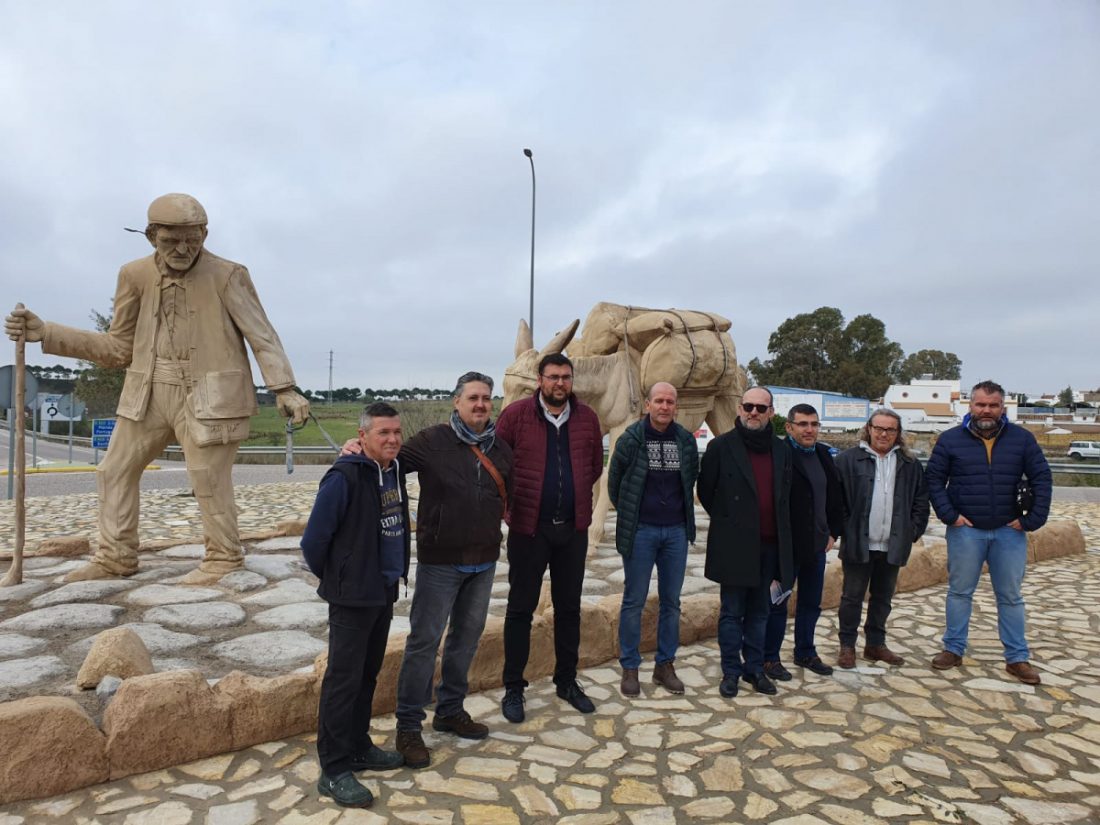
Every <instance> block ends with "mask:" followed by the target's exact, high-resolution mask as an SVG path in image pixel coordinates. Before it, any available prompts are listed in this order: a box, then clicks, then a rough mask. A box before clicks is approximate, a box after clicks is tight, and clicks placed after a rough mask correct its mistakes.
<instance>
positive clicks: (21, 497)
mask: <svg viewBox="0 0 1100 825" xmlns="http://www.w3.org/2000/svg"><path fill="white" fill-rule="evenodd" d="M15 308H16V309H23V305H22V304H16V305H15ZM26 349H27V334H26V333H25V332H24V333H23V334H22V335H20V336H19V339H18V340H17V341H16V342H15V375H14V376H13V381H14V386H15V404H14V406H15V422H14V423H13V425H12V426H14V427H15V548H14V549H13V550H12V555H11V567H9V568H8V572H7V573H5V574H4V578H3V579H2V580H0V587H11V586H12V585H16V584H22V583H23V541H24V539H25V538H26V533H27V487H26V483H27V449H26V433H25V432H24V430H25V429H26V426H27V416H26V404H27V379H26V372H27V354H26Z"/></svg>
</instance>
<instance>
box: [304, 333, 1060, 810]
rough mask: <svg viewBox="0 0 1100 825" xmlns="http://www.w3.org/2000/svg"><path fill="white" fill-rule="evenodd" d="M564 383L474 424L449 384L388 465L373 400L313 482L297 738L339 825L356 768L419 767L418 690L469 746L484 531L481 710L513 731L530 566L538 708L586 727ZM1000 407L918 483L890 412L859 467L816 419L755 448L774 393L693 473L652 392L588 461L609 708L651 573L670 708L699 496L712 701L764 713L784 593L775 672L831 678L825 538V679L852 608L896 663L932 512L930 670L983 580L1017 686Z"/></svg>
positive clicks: (976, 409)
mask: <svg viewBox="0 0 1100 825" xmlns="http://www.w3.org/2000/svg"><path fill="white" fill-rule="evenodd" d="M572 380H573V368H572V364H571V362H570V361H569V359H568V358H567V357H565V356H564V355H561V354H554V355H548V356H546V357H545V358H543V360H542V362H541V363H540V364H539V368H538V376H537V391H536V392H535V394H534V395H533V396H532V397H530V398H528V399H525V400H523V401H519V402H516V403H514V404H512V405H510V406H509V407H507V408H506V409H505V410H504V411H503V412H502V413H501V415H500V416H499V418H498V419H497V421H496V422H495V423H494V422H492V421H491V419H490V416H491V411H492V389H493V381H492V379H491V378H490V377H488V376H486V375H482V374H480V373H467V374H465V375H463V376H461V377H460V378H459V380H458V383H457V385H456V387H455V391H454V411H453V413H452V416H451V420H450V422H449V423H447V424H440V425H437V426H435V427H430V428H428V429H426V430H423V431H421V432H420V433H418V434H417V435H416V436H415V437H413V438H412V439H411V440H410V441H409V442H408V443H405V444H403V443H402V438H401V423H400V417H399V415H398V413H397V411H396V410H395V409H394V408H393V407H391V406H389V405H387V404H384V403H375V404H372V405H370V406H369V407H367V408H366V410H364V412H363V415H362V417H361V419H360V430H359V438H358V439H357V440H356V441H355V442H349V445H348V448H347V449H346V450H345V455H343V456H341V458H340V459H339V460H338V461H337V462H336V463H335V464H334V465H333V467H332V468H331V469H330V470H329V472H328V474H326V476H325V478H324V479H323V480H322V482H321V486H320V489H319V491H318V496H317V501H316V504H315V506H314V510H313V513H312V515H311V516H310V520H309V524H308V526H307V529H306V533H305V535H304V536H303V540H302V550H303V552H304V554H305V557H306V560H307V562H308V563H309V566H310V568H311V569H312V570H313V572H314V573H316V574H317V575H318V577H319V578H320V579H321V585H320V588H319V590H318V592H319V594H320V595H321V596H322V597H323V598H325V599H326V600H328V601H329V603H330V637H329V638H330V641H329V664H328V669H327V670H326V673H325V677H324V682H323V685H322V694H321V707H320V720H319V731H318V740H317V748H318V754H319V758H320V761H321V768H322V775H321V779H320V781H319V783H318V787H319V790H320V792H321V793H322V794H325V795H329V796H332V797H334V798H335V800H336V801H337V802H339V803H341V804H344V805H359V806H362V805H369V804H370V802H371V794H370V791H369V790H368V789H367V788H366V787H364V786H363V785H362V784H361V783H360V782H359V781H358V779H357V778H356V777H355V772H356V771H361V770H366V769H374V770H387V769H391V768H394V767H397V766H399V765H402V764H405V765H407V766H410V767H414V768H422V767H425V766H427V765H429V764H430V762H431V753H430V750H429V749H428V747H427V746H426V745H425V743H424V739H423V737H422V735H421V726H422V724H423V721H424V720H425V718H426V714H425V708H426V707H428V706H429V705H430V704H432V702H433V689H434V695H435V700H434V701H435V714H434V718H433V721H432V727H433V729H435V730H436V731H442V732H449V733H453V734H455V735H457V736H460V737H463V738H468V739H482V738H484V737H486V736H487V735H488V728H487V726H486V725H484V724H482V723H479V722H476V721H474V720H473V719H472V718H471V717H470V715H469V714H468V713H467V712H466V711H465V710H464V708H463V700H464V698H465V696H466V692H467V674H468V671H469V668H470V665H471V662H472V661H473V657H474V655H475V653H476V651H477V646H478V641H479V639H480V636H481V633H482V630H483V629H484V625H485V620H486V616H487V613H488V607H489V597H490V593H491V589H492V582H493V578H494V573H495V567H496V562H497V559H498V556H499V549H500V544H501V539H502V531H501V526H500V525H501V520H502V518H503V519H504V520H506V521H507V523H508V525H509V532H508V539H507V552H508V565H509V567H508V583H509V591H508V605H507V610H506V614H505V623H504V670H503V684H504V688H505V692H504V696H503V699H502V701H501V712H502V714H503V715H504V717H505V718H506V719H507V720H508V721H510V722H514V723H516V722H522V721H523V720H524V718H525V706H524V690H525V688H526V687H527V682H526V680H525V679H524V670H525V668H526V665H527V661H528V658H529V655H530V640H531V623H532V618H533V615H534V612H535V609H536V607H537V605H538V601H539V596H540V592H541V587H542V580H543V576H544V574H545V573H546V571H547V570H548V569H549V571H550V592H551V598H552V602H553V606H554V651H555V667H554V677H553V678H554V683H555V685H556V690H557V694H558V696H559V697H560V698H561V699H563V700H564V701H565V702H567V703H568V704H569V705H571V706H572V707H573V708H575V709H576V710H578V711H580V712H581V713H592V712H593V711H594V710H595V705H594V703H593V702H592V700H591V699H590V698H589V697H588V696H587V695H586V694H585V692H584V690H583V688H582V687H581V685H580V684H579V683H578V681H577V662H578V649H579V644H580V602H581V590H582V585H583V580H584V574H585V560H586V555H587V528H588V526H589V524H590V522H591V512H592V490H593V486H594V484H595V483H596V481H597V480H598V479H599V477H600V474H601V472H602V471H603V446H602V437H601V432H600V426H599V421H598V419H597V417H596V415H595V413H594V412H593V411H592V410H591V408H589V407H588V406H586V405H585V404H584V403H583V402H581V401H580V400H579V399H578V398H577V397H576V395H574V394H573V392H572ZM1003 401H1004V392H1003V390H1002V389H1001V388H1000V387H999V386H998V385H996V384H993V383H992V382H983V383H982V384H979V385H977V386H976V387H975V388H974V390H973V393H972V399H971V409H972V412H971V415H969V416H967V417H966V419H964V422H963V424H962V425H961V426H960V427H958V428H955V429H954V430H951V431H949V432H948V433H946V434H945V435H944V436H942V437H941V438H940V440H939V443H938V444H937V446H936V448H935V450H934V452H933V455H932V459H931V461H930V463H929V470H928V472H927V474H926V473H925V471H924V470H923V469H922V468H921V464H920V462H919V461H917V460H916V458H915V457H914V455H913V454H912V452H911V451H910V449H909V447H908V445H907V444H906V440H905V436H904V434H903V432H902V422H901V419H900V417H899V416H898V414H897V413H895V412H894V411H893V410H889V409H884V408H883V409H878V410H875V411H874V413H872V415H871V416H870V418H869V419H868V421H867V422H866V424H865V425H864V427H863V429H862V430H861V432H860V443H859V446H857V447H853V448H851V449H849V450H846V451H844V452H842V453H841V454H840V455H839V456H838V458H837V459H836V460H835V461H834V459H833V457H832V455H831V450H830V448H828V447H827V446H826V445H825V444H822V443H820V442H819V441H818V435H819V432H820V427H821V422H820V419H819V417H818V414H817V411H816V410H815V409H814V408H813V407H811V406H809V405H806V404H799V405H796V406H794V407H793V408H791V410H790V411H789V413H788V418H787V422H786V425H785V429H786V438H785V439H781V438H778V437H777V436H776V435H775V431H774V430H773V427H772V418H773V416H774V414H775V410H774V407H773V401H772V396H771V393H770V391H769V390H767V389H766V388H764V387H753V388H750V389H749V390H747V391H746V392H745V394H744V397H743V399H742V403H741V407H740V409H739V414H738V419H737V421H736V423H735V427H734V429H733V430H731V431H729V432H728V433H724V434H722V435H720V436H718V437H717V438H716V439H714V441H713V442H712V443H711V445H710V446H709V447H708V449H707V451H706V453H705V454H704V456H703V458H702V461H701V462H700V460H699V455H698V451H697V448H696V442H695V438H694V435H693V434H692V433H691V432H689V431H688V430H686V429H685V428H684V427H682V426H681V425H680V424H678V423H677V422H676V420H675V418H676V412H677V393H676V389H675V388H674V387H673V386H671V385H670V384H665V383H659V384H655V385H654V386H653V387H652V388H650V390H649V393H648V395H647V397H646V400H645V413H646V414H645V416H644V417H643V418H641V419H640V420H639V421H637V422H635V423H634V424H633V425H631V426H630V427H628V428H627V430H626V432H625V433H624V434H623V436H622V437H621V438H620V439H619V440H618V442H617V444H616V447H615V450H614V452H613V453H612V455H611V457H610V460H609V464H608V490H609V493H610V496H611V499H612V502H613V503H614V504H615V507H616V510H617V513H618V515H617V522H616V548H617V550H618V552H619V553H620V554H621V555H622V556H623V570H624V585H623V598H622V605H621V611H620V619H619V647H620V664H621V666H622V681H621V684H620V689H621V692H622V694H623V695H624V696H626V697H634V696H639V695H640V694H641V684H640V680H639V669H640V666H641V663H642V658H641V652H640V645H641V616H642V612H643V609H644V606H645V603H646V600H647V597H648V593H649V587H650V583H651V579H652V575H653V570H654V568H656V570H657V589H658V605H659V609H658V618H657V650H656V655H655V662H654V668H653V674H652V678H653V682H654V683H655V684H657V685H659V686H661V687H663V688H665V689H666V690H668V691H670V692H672V693H675V694H680V693H683V692H684V690H685V686H684V683H683V681H682V680H681V679H680V678H679V677H678V676H677V675H676V670H675V665H674V663H675V659H676V652H677V648H678V646H679V637H680V634H679V620H680V592H681V589H682V585H683V581H684V576H685V571H686V565H687V554H688V545H689V544H690V543H692V542H693V541H694V539H695V516H694V514H695V506H694V504H695V496H696V494H697V495H698V498H699V501H700V502H701V503H702V505H703V507H704V508H705V510H706V511H707V513H708V514H709V515H710V529H709V532H708V536H707V547H706V564H705V575H706V577H707V578H708V579H711V580H712V581H715V582H717V583H718V584H719V585H720V605H721V607H720V613H719V621H718V641H719V648H720V650H721V666H722V679H721V683H720V684H719V692H720V693H721V695H722V696H724V697H727V698H729V697H734V696H736V695H737V692H738V688H739V683H740V682H741V681H745V682H747V683H748V684H751V685H752V687H753V688H754V689H755V690H756V691H758V692H760V693H765V694H774V693H776V690H777V689H776V685H775V681H787V680H790V679H791V678H792V675H791V673H790V671H788V670H787V669H786V667H784V665H783V663H782V662H781V661H780V655H779V652H780V648H781V647H782V643H783V638H784V636H785V633H786V624H787V599H788V597H789V596H790V593H791V590H792V589H793V588H794V587H797V589H798V599H797V608H796V611H795V627H794V657H793V662H794V664H796V665H798V666H800V667H803V668H805V669H807V670H810V671H812V672H814V673H816V674H819V675H823V676H827V675H830V674H832V672H833V669H832V667H831V666H829V665H827V664H826V663H825V662H824V661H822V659H821V657H820V656H819V655H818V652H817V649H816V647H815V638H814V637H815V630H816V625H817V621H818V618H819V616H820V614H821V595H822V589H823V583H824V578H825V566H826V554H827V552H828V551H829V550H830V549H832V547H833V546H834V544H835V542H836V541H837V540H838V539H841V544H840V552H839V558H840V561H841V563H842V567H843V579H844V581H843V593H842V598H841V605H840V611H839V625H840V627H839V634H838V635H839V647H840V654H839V657H838V660H837V664H838V665H839V666H840V667H842V668H852V667H855V664H856V661H855V659H856V654H855V642H856V637H857V633H858V628H859V624H860V620H861V617H862V613H863V603H864V600H865V598H866V596H867V593H868V590H870V602H869V605H868V608H867V617H866V621H865V623H864V633H865V646H864V649H863V656H864V658H865V659H867V660H870V661H873V662H883V663H885V664H888V665H900V664H903V662H904V660H903V659H902V657H901V656H899V655H898V654H897V653H895V652H893V651H892V650H890V648H889V647H888V646H887V644H886V621H887V617H888V616H889V614H890V611H891V606H892V599H893V596H894V592H895V588H896V585H897V578H898V573H899V571H900V569H901V568H902V567H903V566H904V565H905V564H906V562H907V561H908V558H909V554H910V552H911V549H912V546H913V544H914V542H916V541H917V540H918V539H919V538H920V537H921V535H922V534H923V533H924V530H925V527H926V526H927V523H928V518H929V510H930V507H929V498H930V491H931V502H932V505H933V506H935V508H936V512H937V514H938V515H939V516H940V518H941V519H943V520H944V521H945V522H947V523H948V524H949V527H948V559H949V562H948V564H949V575H950V585H949V595H948V607H947V611H948V620H947V632H946V633H945V634H944V640H943V644H944V651H943V652H942V653H940V654H939V655H938V656H936V657H935V659H934V660H933V663H932V664H933V666H934V667H936V668H941V669H942V668H948V667H954V666H956V665H958V664H961V662H962V653H963V651H964V650H965V647H966V636H967V627H968V622H969V615H970V601H971V597H972V594H973V592H974V590H975V588H976V585H977V581H978V576H979V574H980V571H981V567H982V563H983V562H988V563H989V565H990V571H991V579H992V582H993V586H994V590H995V591H996V594H997V604H998V617H999V621H998V624H999V628H1000V630H1001V639H1002V642H1003V643H1004V646H1005V655H1006V661H1007V670H1008V671H1009V672H1010V673H1011V674H1013V675H1014V676H1016V677H1017V678H1019V679H1021V680H1022V681H1025V682H1028V683H1032V684H1033V683H1036V682H1038V680H1039V676H1038V674H1037V672H1036V671H1035V670H1034V668H1032V667H1031V665H1030V664H1029V663H1028V651H1027V647H1026V642H1025V641H1024V628H1023V621H1024V617H1023V601H1022V598H1021V596H1020V583H1021V581H1022V578H1023V572H1024V561H1026V537H1025V536H1024V531H1025V530H1034V529H1037V528H1038V527H1040V526H1041V525H1042V524H1043V523H1044V522H1045V520H1046V515H1047V511H1048V509H1049V503H1050V472H1049V468H1048V467H1047V466H1046V462H1045V460H1044V459H1043V457H1042V453H1041V451H1039V449H1038V446H1037V445H1036V444H1035V443H1034V438H1033V437H1031V436H1030V435H1029V434H1028V433H1027V431H1026V430H1024V429H1022V428H1019V427H1016V426H1015V425H1012V424H1010V423H1009V422H1008V421H1007V419H1006V418H1005V416H1004V409H1003ZM979 458H980V459H982V460H981V461H980V462H979V461H978V459H979ZM412 471H415V472H417V473H418V477H419V483H420V498H419V509H418V514H417V523H416V533H417V553H418V564H417V575H416V587H415V589H414V593H413V602H412V607H411V610H410V616H409V623H410V631H409V634H408V638H407V640H406V646H405V651H404V658H403V661H402V665H401V670H400V675H399V677H398V686H397V714H396V715H397V736H396V751H394V752H389V751H384V750H381V749H380V748H378V747H377V746H375V745H373V743H372V742H371V739H370V735H369V730H368V729H369V722H370V707H371V702H372V699H373V695H374V688H375V683H376V677H377V674H378V671H379V669H380V667H381V663H382V657H383V655H384V653H385V646H386V637H387V634H388V630H389V624H390V620H391V618H392V615H393V603H394V602H395V601H396V599H397V597H398V584H399V580H400V579H401V578H402V577H405V578H406V579H407V576H408V571H409V565H410V535H409V529H408V525H409V511H408V505H407V498H406V496H405V492H404V491H405V481H404V480H405V474H406V473H407V472H412ZM1022 478H1026V479H1028V480H1029V482H1030V484H1031V487H1032V489H1033V492H1034V496H1033V498H1034V501H1033V502H1032V503H1031V504H1030V506H1029V508H1028V510H1027V512H1026V514H1021V513H1019V512H1017V510H1016V507H1017V488H1018V486H1019V482H1020V480H1021V479H1022ZM981 485H985V486H981ZM444 632H446V640H445V641H444V640H443V637H444ZM441 642H443V653H442V661H441V664H440V669H439V673H440V675H439V680H438V684H434V680H435V670H436V667H435V665H436V655H437V652H438V651H439V647H440V643H441Z"/></svg>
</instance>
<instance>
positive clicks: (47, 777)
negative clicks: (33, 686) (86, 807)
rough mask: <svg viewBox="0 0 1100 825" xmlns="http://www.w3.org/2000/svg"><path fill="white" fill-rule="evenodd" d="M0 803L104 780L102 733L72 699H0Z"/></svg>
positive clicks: (106, 770) (107, 771)
mask: <svg viewBox="0 0 1100 825" xmlns="http://www.w3.org/2000/svg"><path fill="white" fill-rule="evenodd" d="M0 742H3V743H4V746H3V758H2V759H0V804H6V803H8V802H16V801H18V800H21V799H37V798H39V797H45V796H54V795H56V794H62V793H67V792H68V791H71V790H75V789H76V788H83V787H86V786H87V785H94V784H96V783H98V782H105V781H107V778H108V776H109V774H110V768H109V763H108V761H107V739H106V737H105V736H104V735H103V734H102V733H101V732H100V731H99V728H97V727H96V726H95V722H93V721H92V720H91V718H90V717H89V716H88V714H86V713H85V712H84V711H83V710H82V709H81V707H80V705H78V704H77V703H76V702H74V701H73V700H72V699H68V698H65V697H62V696H35V697H32V698H30V699H19V700H17V701H15V702H5V703H3V704H0Z"/></svg>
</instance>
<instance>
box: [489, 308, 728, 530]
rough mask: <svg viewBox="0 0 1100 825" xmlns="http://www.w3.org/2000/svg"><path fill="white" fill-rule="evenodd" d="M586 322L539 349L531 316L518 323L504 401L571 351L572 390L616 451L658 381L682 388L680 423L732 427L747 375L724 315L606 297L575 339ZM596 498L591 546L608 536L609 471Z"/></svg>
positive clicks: (525, 392) (520, 394)
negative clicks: (546, 362) (542, 366)
mask: <svg viewBox="0 0 1100 825" xmlns="http://www.w3.org/2000/svg"><path fill="white" fill-rule="evenodd" d="M579 325H580V321H579V320H575V321H573V323H571V324H570V325H569V326H568V327H566V328H565V329H564V330H562V331H561V332H558V333H557V334H556V335H554V337H553V338H552V339H551V340H550V342H549V343H547V344H546V346H545V347H543V348H542V349H541V350H536V349H535V344H534V341H533V339H532V336H531V330H530V329H529V328H528V326H527V322H526V321H523V320H521V321H520V322H519V333H518V335H517V336H516V352H515V358H516V360H515V361H514V362H513V363H512V365H511V366H510V367H508V368H507V369H506V370H505V372H504V406H506V407H507V406H508V405H509V404H510V403H512V402H513V401H518V400H519V399H521V398H526V397H527V396H529V395H532V394H533V393H534V392H535V389H536V386H537V385H536V377H537V374H538V364H539V361H540V360H541V359H542V358H543V356H545V355H549V354H550V353H556V352H565V353H566V354H567V355H568V356H569V357H570V359H571V360H572V361H573V392H574V393H576V394H577V396H579V397H580V398H581V399H582V400H583V401H584V402H585V403H586V404H588V405H589V406H591V407H592V409H593V410H595V411H596V414H597V415H598V416H599V418H600V426H601V428H602V430H603V432H604V434H605V435H608V437H609V447H608V449H609V450H610V451H614V449H615V442H616V441H617V440H618V438H619V436H620V435H622V433H623V431H624V430H625V429H626V428H627V426H629V425H630V424H632V423H633V422H634V421H636V420H637V419H638V418H639V417H641V415H642V414H643V412H644V403H643V402H644V399H645V395H646V393H647V392H648V390H649V388H650V387H651V386H653V385H654V384H656V383H657V382H658V381H667V382H668V383H670V384H672V386H674V387H676V390H677V392H678V394H679V412H678V414H677V418H676V420H677V421H678V422H679V424H680V425H681V426H683V427H685V428H686V429H688V430H691V431H694V430H696V429H698V427H699V425H700V424H702V422H703V421H706V422H707V424H708V425H709V426H710V428H711V430H712V431H713V432H714V433H715V434H720V433H723V432H725V431H726V430H728V429H730V428H732V427H733V425H734V421H735V419H736V418H737V405H738V404H740V402H741V395H742V394H743V393H744V391H745V383H746V378H745V373H744V371H743V370H742V369H741V367H740V366H739V365H738V363H737V354H736V350H735V349H734V346H733V339H732V338H730V335H729V328H730V322H729V321H728V320H726V319H725V318H722V317H721V316H719V315H715V314H713V313H705V312H695V311H689V310H675V309H668V310H654V309H644V308H640V307H630V306H622V305H619V304H610V303H599V304H597V305H596V306H595V307H594V308H593V309H592V311H591V312H590V313H589V314H588V318H587V319H586V321H585V327H584V330H583V334H582V336H581V337H580V338H578V339H576V340H574V335H575V334H576V332H577V327H578V326H579ZM567 348H568V349H567ZM595 498H596V506H595V510H594V511H593V514H592V526H591V527H590V528H589V531H588V544H589V547H590V548H592V547H595V545H596V544H598V543H599V542H600V541H602V540H603V533H604V522H605V521H606V520H607V511H608V509H609V506H610V501H609V499H608V495H607V474H606V473H605V474H604V475H602V476H601V477H600V489H599V491H598V494H597V495H596V497H595Z"/></svg>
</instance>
